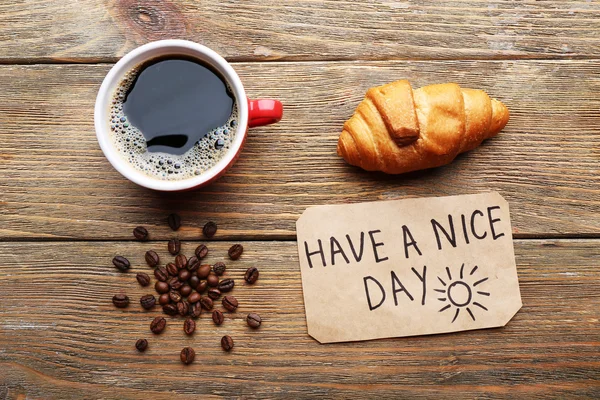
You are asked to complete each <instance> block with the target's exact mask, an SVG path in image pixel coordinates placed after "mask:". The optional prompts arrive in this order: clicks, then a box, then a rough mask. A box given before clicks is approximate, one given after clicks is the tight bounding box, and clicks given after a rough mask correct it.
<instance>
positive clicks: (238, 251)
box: [228, 244, 244, 260]
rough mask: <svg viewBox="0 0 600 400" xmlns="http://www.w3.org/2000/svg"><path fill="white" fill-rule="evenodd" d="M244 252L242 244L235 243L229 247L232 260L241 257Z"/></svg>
mask: <svg viewBox="0 0 600 400" xmlns="http://www.w3.org/2000/svg"><path fill="white" fill-rule="evenodd" d="M243 252H244V246H242V245H241V244H234V245H233V246H231V247H230V248H229V251H228V254H229V258H231V259H232V260H237V259H238V258H240V257H241V256H242V253H243Z"/></svg>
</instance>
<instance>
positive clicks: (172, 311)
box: [163, 303, 178, 316]
mask: <svg viewBox="0 0 600 400" xmlns="http://www.w3.org/2000/svg"><path fill="white" fill-rule="evenodd" d="M163 312H164V313H165V314H167V315H170V316H174V315H177V312H178V311H177V306H176V305H175V304H173V303H169V304H166V305H164V306H163Z"/></svg>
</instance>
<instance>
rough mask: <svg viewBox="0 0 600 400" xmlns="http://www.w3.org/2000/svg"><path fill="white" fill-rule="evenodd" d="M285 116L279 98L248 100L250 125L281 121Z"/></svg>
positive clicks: (251, 126)
mask: <svg viewBox="0 0 600 400" xmlns="http://www.w3.org/2000/svg"><path fill="white" fill-rule="evenodd" d="M281 117H283V104H281V102H280V101H279V100H272V99H259V100H248V127H249V128H253V127H255V126H263V125H269V124H274V123H276V122H279V121H280V120H281Z"/></svg>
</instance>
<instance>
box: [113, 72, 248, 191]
mask: <svg viewBox="0 0 600 400" xmlns="http://www.w3.org/2000/svg"><path fill="white" fill-rule="evenodd" d="M138 72H139V68H135V69H133V70H131V71H129V72H128V73H127V74H126V75H125V76H124V77H123V79H122V81H121V83H120V85H119V87H118V88H117V89H116V90H115V93H114V95H113V97H112V103H111V107H110V115H109V123H110V130H111V135H110V136H111V139H112V143H113V145H114V146H115V148H116V149H117V152H118V153H119V155H120V156H121V157H122V158H123V159H125V160H126V161H127V162H128V163H129V165H131V166H132V167H133V168H135V169H136V170H138V171H140V172H142V173H144V174H146V175H148V176H150V177H152V178H157V179H160V180H167V181H176V180H182V179H188V178H191V177H194V176H198V175H201V174H203V173H205V172H206V171H208V170H209V169H211V168H212V167H214V166H215V165H216V164H217V163H218V162H219V161H220V160H221V159H222V158H223V156H224V155H225V154H226V153H227V152H228V151H229V149H230V148H231V146H232V144H233V141H234V139H235V132H236V130H237V121H238V108H237V103H234V106H233V111H232V113H231V117H229V120H228V121H227V123H226V124H224V125H222V126H220V127H218V128H215V129H213V130H212V131H210V132H209V133H208V134H207V135H206V136H204V137H203V138H202V139H200V140H199V141H198V142H197V143H196V144H195V145H194V147H192V148H191V149H190V150H188V151H187V152H186V153H184V154H182V155H172V154H166V153H159V152H157V153H150V152H148V151H147V150H148V149H147V146H146V138H144V135H143V134H142V132H141V131H140V130H139V129H137V128H136V127H135V126H133V125H131V124H130V123H129V121H128V120H127V117H126V116H125V114H124V113H123V101H124V99H125V94H126V93H127V91H128V90H129V88H130V87H131V85H132V84H133V82H134V80H135V77H136V75H137V73H138ZM229 90H230V91H231V88H229Z"/></svg>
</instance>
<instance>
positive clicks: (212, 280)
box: [206, 272, 219, 287]
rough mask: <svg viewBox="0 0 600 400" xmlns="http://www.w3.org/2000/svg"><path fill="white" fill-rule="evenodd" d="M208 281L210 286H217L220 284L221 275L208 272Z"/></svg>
mask: <svg viewBox="0 0 600 400" xmlns="http://www.w3.org/2000/svg"><path fill="white" fill-rule="evenodd" d="M206 282H207V283H208V286H210V287H217V286H219V277H218V276H217V274H215V273H213V272H211V273H210V274H208V277H207V278H206Z"/></svg>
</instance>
